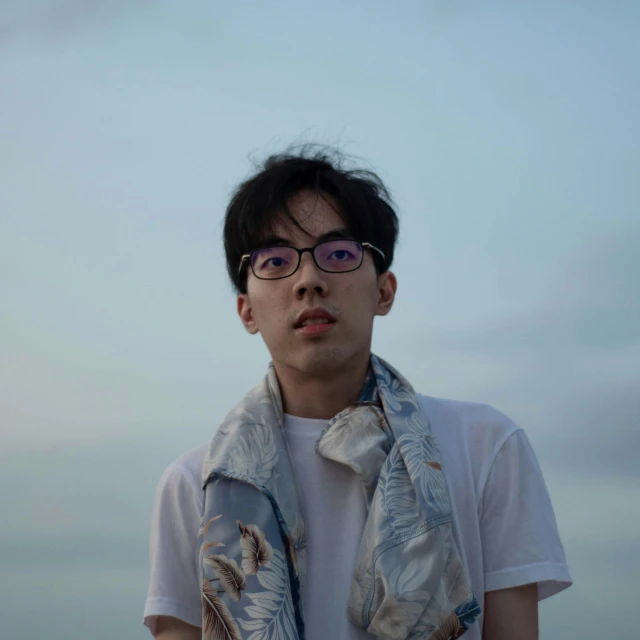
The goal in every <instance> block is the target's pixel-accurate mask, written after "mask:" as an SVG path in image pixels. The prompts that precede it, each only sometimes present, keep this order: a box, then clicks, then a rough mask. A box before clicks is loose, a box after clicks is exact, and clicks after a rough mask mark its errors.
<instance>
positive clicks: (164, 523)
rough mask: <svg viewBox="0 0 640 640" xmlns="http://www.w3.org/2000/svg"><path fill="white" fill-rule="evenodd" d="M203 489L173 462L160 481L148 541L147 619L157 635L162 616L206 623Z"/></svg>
mask: <svg viewBox="0 0 640 640" xmlns="http://www.w3.org/2000/svg"><path fill="white" fill-rule="evenodd" d="M201 493H202V489H201V488H200V487H199V486H198V485H197V483H196V481H195V479H193V478H190V476H189V474H188V472H187V470H186V469H185V468H184V467H182V466H181V465H178V464H172V465H170V466H169V467H168V468H167V469H166V471H165V472H164V474H163V475H162V478H161V479H160V482H159V484H158V489H157V491H156V498H155V503H154V507H153V517H152V521H151V536H150V544H149V559H150V579H149V591H148V594H147V601H146V603H145V608H144V623H145V624H146V625H147V626H148V627H149V629H150V630H151V633H152V634H153V635H154V636H155V633H156V622H157V617H158V616H171V617H174V618H178V619H180V620H183V621H184V622H187V623H188V624H191V625H194V626H197V627H199V626H201V624H202V606H201V600H200V583H199V571H198V566H197V557H198V550H197V545H198V529H199V528H200V519H201V511H202V496H201Z"/></svg>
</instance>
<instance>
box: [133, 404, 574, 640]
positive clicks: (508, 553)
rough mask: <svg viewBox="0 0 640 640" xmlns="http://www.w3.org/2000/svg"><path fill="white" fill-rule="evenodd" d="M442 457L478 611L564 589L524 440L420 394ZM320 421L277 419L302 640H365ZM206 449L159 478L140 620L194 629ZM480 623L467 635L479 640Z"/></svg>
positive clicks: (338, 491) (354, 507) (339, 468)
mask: <svg viewBox="0 0 640 640" xmlns="http://www.w3.org/2000/svg"><path fill="white" fill-rule="evenodd" d="M420 401H421V402H422V403H423V406H424V408H425V411H426V414H427V416H428V417H429V419H430V421H431V427H432V431H433V434H434V436H435V438H436V442H437V444H438V446H439V449H440V455H441V458H442V469H443V472H444V476H445V479H446V482H447V486H448V489H449V495H450V498H451V506H452V510H453V534H454V537H455V539H456V542H457V544H458V549H459V550H460V554H461V556H462V559H463V561H464V562H465V563H466V565H467V568H468V570H469V575H470V578H471V586H472V589H473V593H474V595H475V596H476V598H477V600H478V602H479V603H480V607H481V608H482V607H483V606H484V594H485V592H487V591H494V590H497V589H506V588H509V587H516V586H520V585H524V584H529V583H532V582H537V583H538V599H539V600H542V599H544V598H548V597H549V596H552V595H554V594H556V593H558V592H559V591H562V590H563V589H566V588H567V587H569V586H570V585H571V583H572V581H571V576H570V575H569V569H568V567H567V564H566V560H565V555H564V549H563V547H562V543H561V541H560V536H559V534H558V529H557V526H556V519H555V515H554V512H553V507H552V505H551V500H550V498H549V493H548V491H547V487H546V485H545V482H544V478H543V477H542V472H541V470H540V467H539V465H538V462H537V459H536V456H535V453H534V451H533V449H532V447H531V444H530V443H529V440H528V438H527V436H526V434H525V432H524V431H523V430H522V429H521V428H519V427H518V426H517V425H515V424H514V423H513V422H512V421H511V420H510V419H509V418H508V417H507V416H505V415H504V414H502V413H500V412H499V411H497V410H496V409H494V408H492V407H490V406H489V405H485V404H479V403H472V402H460V401H455V400H445V399H441V398H432V397H429V396H420ZM326 424H327V421H325V420H309V419H305V418H296V417H293V416H285V430H286V432H287V437H288V439H289V441H290V446H291V453H292V457H293V463H294V471H295V472H296V476H297V478H298V481H299V482H300V486H301V488H302V494H303V496H304V499H305V506H306V513H307V539H308V549H307V563H308V569H307V592H306V594H305V595H306V597H305V606H306V611H305V620H306V631H307V638H308V640H320V639H321V638H322V639H324V638H332V640H362V639H364V638H372V637H373V636H371V635H370V634H367V633H366V632H365V631H364V630H362V629H359V628H358V627H355V626H354V625H353V624H351V622H349V620H348V618H347V601H348V597H349V590H350V587H351V576H352V573H353V568H354V564H355V559H356V555H357V552H358V545H359V542H360V538H361V535H362V532H363V529H364V523H365V520H366V517H367V508H366V504H365V498H364V493H363V490H362V486H361V481H360V478H359V477H358V476H357V475H356V474H355V473H354V472H353V471H351V470H350V469H348V468H347V467H345V466H343V465H340V464H338V463H336V462H333V461H330V460H326V459H324V458H322V457H321V456H319V455H317V454H316V453H315V443H316V441H317V439H318V437H319V436H320V433H321V431H322V430H323V429H324V427H325V426H326ZM207 448H208V444H205V445H202V446H201V447H198V448H197V449H193V450H192V451H189V452H188V453H186V454H185V455H183V456H181V457H180V458H178V460H176V461H175V462H174V463H172V464H171V465H169V467H168V468H167V469H166V471H165V472H164V474H163V476H162V478H161V480H160V483H159V485H158V490H157V494H156V501H155V505H154V512H153V520H152V525H151V541H150V559H151V578H150V584H149V592H148V597H147V601H146V606H145V610H144V622H145V624H146V625H147V626H148V627H149V628H150V629H151V632H152V633H155V623H156V617H157V616H159V615H164V616H173V617H175V618H179V619H180V620H184V621H185V622H188V623H189V624H192V625H195V626H200V625H201V603H200V579H199V574H200V567H199V565H198V562H199V549H198V545H197V537H198V529H199V527H200V519H201V516H202V503H203V497H204V491H203V489H202V486H201V482H200V476H201V470H202V463H203V461H204V458H205V455H206V452H207ZM482 622H483V618H482V616H480V618H479V619H478V620H477V621H476V622H475V623H474V624H473V625H472V626H471V628H470V629H469V631H468V632H467V633H466V634H465V635H464V638H465V640H481V637H482Z"/></svg>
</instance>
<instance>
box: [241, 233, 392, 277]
mask: <svg viewBox="0 0 640 640" xmlns="http://www.w3.org/2000/svg"><path fill="white" fill-rule="evenodd" d="M341 240H342V241H346V242H355V243H356V244H358V245H360V247H362V256H361V258H360V264H359V265H358V266H357V267H354V268H353V269H347V270H346V271H327V270H326V269H323V268H322V267H321V266H320V265H319V264H318V261H317V260H316V256H315V254H314V251H315V250H316V249H317V248H318V247H319V246H320V245H323V244H327V243H328V242H336V241H338V242H339V241H341ZM277 248H282V249H293V250H294V251H295V252H296V253H297V254H298V264H297V265H296V268H295V269H294V270H293V271H292V272H291V273H290V274H289V275H287V276H279V277H277V278H261V277H260V276H258V275H256V272H255V271H254V269H253V262H252V260H251V257H252V256H253V255H254V254H255V253H258V251H264V250H265V249H277ZM365 249H373V250H374V251H377V252H378V253H379V254H380V255H381V256H382V259H383V260H385V259H386V256H385V255H384V252H383V251H381V250H380V249H378V247H374V246H373V245H372V244H371V243H370V242H359V241H358V240H353V239H352V238H331V239H329V240H323V241H322V242H318V243H317V244H314V245H313V247H304V248H303V249H298V248H297V247H292V246H291V245H287V244H276V245H272V246H269V247H261V248H260V249H256V250H255V251H252V252H251V253H245V254H244V255H242V256H240V265H239V267H238V275H240V273H241V272H242V267H243V266H244V261H245V260H246V259H247V258H248V259H249V266H250V267H251V272H252V273H253V275H254V276H255V277H256V278H258V280H284V279H285V278H290V277H291V276H292V275H293V274H294V273H295V272H296V271H297V270H298V269H299V268H300V264H301V263H302V254H303V253H307V252H309V253H310V254H311V258H312V260H313V263H314V264H315V265H316V267H318V269H320V271H324V273H351V272H353V271H357V270H358V269H359V268H360V267H361V266H362V263H363V262H364V250H365Z"/></svg>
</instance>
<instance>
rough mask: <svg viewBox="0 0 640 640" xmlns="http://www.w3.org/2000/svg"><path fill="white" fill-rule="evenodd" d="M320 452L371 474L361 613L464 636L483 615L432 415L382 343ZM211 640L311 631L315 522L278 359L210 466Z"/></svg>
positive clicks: (436, 634)
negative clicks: (303, 491)
mask: <svg viewBox="0 0 640 640" xmlns="http://www.w3.org/2000/svg"><path fill="white" fill-rule="evenodd" d="M316 452H317V454H318V455H321V456H323V457H324V458H327V459H329V460H333V461H335V462H338V463H342V464H345V465H347V466H348V467H350V468H351V469H353V470H354V471H355V472H356V473H357V474H358V475H359V476H360V478H361V479H362V482H363V487H364V490H365V495H366V497H367V502H368V507H369V514H368V517H367V522H366V524H365V528H364V532H363V535H362V540H361V543H360V549H359V553H358V558H357V561H356V565H355V567H354V574H353V579H352V585H351V593H350V596H349V602H348V616H349V619H350V621H351V622H352V623H353V624H354V625H356V626H358V627H362V628H364V629H366V631H367V632H368V633H370V634H372V635H374V636H377V637H379V638H385V639H386V640H409V639H411V640H413V639H415V640H417V639H418V638H420V639H421V640H423V639H430V640H452V639H455V638H459V637H460V636H461V635H462V634H463V633H464V632H465V631H466V630H467V628H468V627H469V625H471V624H472V623H473V622H474V621H475V619H476V618H477V617H478V616H479V615H480V606H479V605H478V602H477V601H476V599H475V597H474V595H473V593H472V592H471V587H470V581H469V576H468V573H467V569H466V567H465V566H464V565H463V564H462V561H461V559H460V554H459V552H458V548H457V545H456V542H455V540H454V538H453V534H452V524H451V506H450V502H449V494H448V491H447V487H446V484H445V479H444V476H443V473H442V468H441V465H440V455H439V452H438V449H437V447H436V443H435V441H434V438H433V435H432V434H431V426H430V424H429V420H428V418H427V416H426V415H425V413H424V410H423V408H422V406H421V404H420V402H419V400H418V398H417V396H416V394H415V392H414V390H413V388H412V387H411V385H410V384H409V382H407V380H405V378H404V377H402V375H401V374H400V373H398V372H397V371H395V370H394V369H393V368H392V367H391V366H389V365H388V364H387V363H386V362H384V361H383V360H382V359H380V358H378V357H376V356H374V355H372V356H371V366H370V370H369V376H368V378H367V382H366V384H365V386H364V389H363V391H362V394H361V396H360V399H359V400H358V402H357V403H356V404H355V405H353V406H351V407H348V408H347V409H345V410H344V411H341V412H340V413H339V414H338V415H336V416H335V417H334V418H333V419H332V420H330V421H329V424H328V426H327V428H326V429H325V430H324V431H323V432H322V434H321V436H320V438H319V440H318V442H317V444H316ZM202 482H203V487H204V489H205V499H204V507H203V516H202V527H201V529H200V535H199V542H200V544H201V547H200V566H201V579H202V632H203V638H204V639H206V640H242V639H246V638H250V639H251V640H284V639H286V640H304V637H305V627H304V616H303V611H304V603H303V601H302V597H303V596H302V594H303V592H304V588H303V587H304V584H305V580H306V546H307V541H306V534H305V514H304V506H303V504H302V501H301V499H300V495H299V493H298V491H297V489H296V486H297V483H296V479H295V475H294V471H293V468H292V463H291V453H290V450H289V446H288V443H287V439H286V437H285V434H284V429H283V412H282V398H281V396H280V388H279V385H278V379H277V377H276V372H275V369H274V367H273V365H270V367H269V370H268V372H267V375H266V377H265V378H264V380H263V381H262V382H261V383H260V384H259V385H258V386H257V387H255V389H253V390H252V391H250V392H249V393H248V394H247V395H246V396H245V398H244V399H243V400H242V402H241V403H240V404H238V405H237V406H236V407H235V408H234V409H233V410H232V411H231V412H230V413H229V414H228V416H227V417H226V418H225V420H224V421H223V423H222V425H221V426H220V428H219V429H218V431H217V432H216V434H215V436H214V437H213V440H212V442H211V446H210V449H209V453H208V455H207V457H206V459H205V462H204V465H203V475H202Z"/></svg>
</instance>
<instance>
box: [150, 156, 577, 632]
mask: <svg viewBox="0 0 640 640" xmlns="http://www.w3.org/2000/svg"><path fill="white" fill-rule="evenodd" d="M397 232H398V221H397V217H396V214H395V212H394V210H393V208H392V205H391V202H390V197H389V194H388V192H387V190H386V189H385V187H384V185H383V184H382V183H381V181H380V180H379V178H378V177H377V176H375V175H374V174H373V173H371V172H367V171H354V170H351V171H347V170H344V169H342V168H341V167H340V165H339V163H338V162H337V161H335V160H334V159H333V156H332V155H331V154H330V153H328V152H311V153H310V152H308V151H306V152H305V151H303V152H302V153H299V154H297V155H296V154H291V155H281V156H274V157H272V158H270V159H269V160H267V162H266V163H265V165H264V167H263V168H262V169H261V171H259V172H258V173H257V174H256V175H255V176H253V177H252V178H251V179H249V180H247V181H246V182H244V183H243V184H242V185H240V187H239V188H238V190H237V191H236V193H235V195H234V196H233V198H232V200H231V202H230V204H229V207H228V209H227V214H226V221H225V229H224V242H225V251H226V257H227V267H228V271H229V275H230V277H231V280H232V282H233V284H234V287H235V288H236V290H237V293H238V297H237V311H238V315H239V317H240V320H241V321H242V323H243V325H244V326H245V328H246V329H247V331H248V332H249V333H251V334H256V333H260V334H261V335H262V338H263V340H264V341H265V343H266V345H267V348H268V349H269V352H270V354H271V357H272V365H271V367H270V369H269V372H268V374H267V377H266V378H265V380H264V382H263V383H261V385H259V386H258V387H256V389H254V390H253V391H251V392H250V393H248V394H247V396H246V397H245V398H244V399H243V400H242V401H241V402H240V404H239V405H238V406H237V407H236V408H235V409H234V410H233V411H232V412H231V413H230V414H229V416H228V417H227V419H225V421H224V423H223V424H222V425H221V426H220V428H219V429H218V432H217V433H216V434H215V436H214V439H213V441H212V443H211V444H207V445H204V446H202V447H199V448H197V449H195V450H193V451H190V452H188V453H186V454H185V455H183V456H182V457H181V458H179V459H178V460H177V461H176V462H174V463H173V464H171V465H170V466H169V467H168V468H167V470H166V471H165V473H164V475H163V477H162V479H161V480H160V484H159V487H158V491H157V496H156V502H155V507H154V515H153V522H152V531H151V579H150V586H149V594H148V599H147V602H146V607H145V613H144V621H145V624H146V625H147V626H148V627H149V628H150V630H151V632H152V633H153V634H154V635H155V636H156V637H157V638H159V639H160V640H196V639H199V638H202V637H206V638H214V639H217V638H249V637H251V638H252V640H257V639H258V638H261V639H262V638H264V639H265V640H268V639H270V638H273V639H279V638H283V639H289V638H291V639H295V638H303V637H306V638H307V639H308V640H317V639H320V638H332V639H333V640H355V639H361V638H362V639H364V638H372V637H384V638H397V639H404V638H434V639H436V638H457V637H460V636H461V635H463V634H464V637H465V640H481V638H483V639H485V640H507V639H508V640H533V639H535V638H537V637H538V601H539V600H542V599H544V598H547V597H549V596H551V595H554V594H555V593H558V592H559V591H561V590H563V589H565V588H567V587H568V586H570V584H571V577H570V575H569V571H568V568H567V565H566V562H565V557H564V551H563V547H562V543H561V541H560V538H559V535H558V531H557V527H556V521H555V516H554V512H553V508H552V505H551V502H550V499H549V495H548V492H547V489H546V486H545V483H544V479H543V477H542V474H541V471H540V468H539V466H538V463H537V460H536V457H535V454H534V452H533V450H532V448H531V445H530V444H529V441H528V439H527V437H526V435H525V433H524V431H523V430H522V429H521V428H519V427H518V426H516V425H515V424H514V423H513V422H512V421H511V420H510V419H509V418H507V417H506V416H505V415H503V414H501V413H499V412H498V411H496V410H495V409H493V408H491V407H490V406H488V405H484V404H477V403H471V402H460V401H454V400H445V399H440V398H434V397H430V396H425V395H420V394H416V393H415V392H414V391H413V389H412V387H411V385H410V384H409V382H408V381H406V380H405V379H404V378H403V377H402V375H401V374H400V373H399V372H397V371H395V369H393V367H392V366H391V365H388V364H387V363H385V362H384V361H382V360H381V359H379V358H376V357H375V356H373V355H372V354H371V336H372V330H373V320H374V317H375V316H384V315H386V314H387V313H389V311H390V310H391V308H392V305H393V302H394V298H395V295H396V286H397V283H396V277H395V275H394V274H393V273H392V272H391V271H389V267H390V265H391V262H392V260H393V253H394V245H395V242H396V237H397ZM424 355H425V356H426V355H427V354H424Z"/></svg>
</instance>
